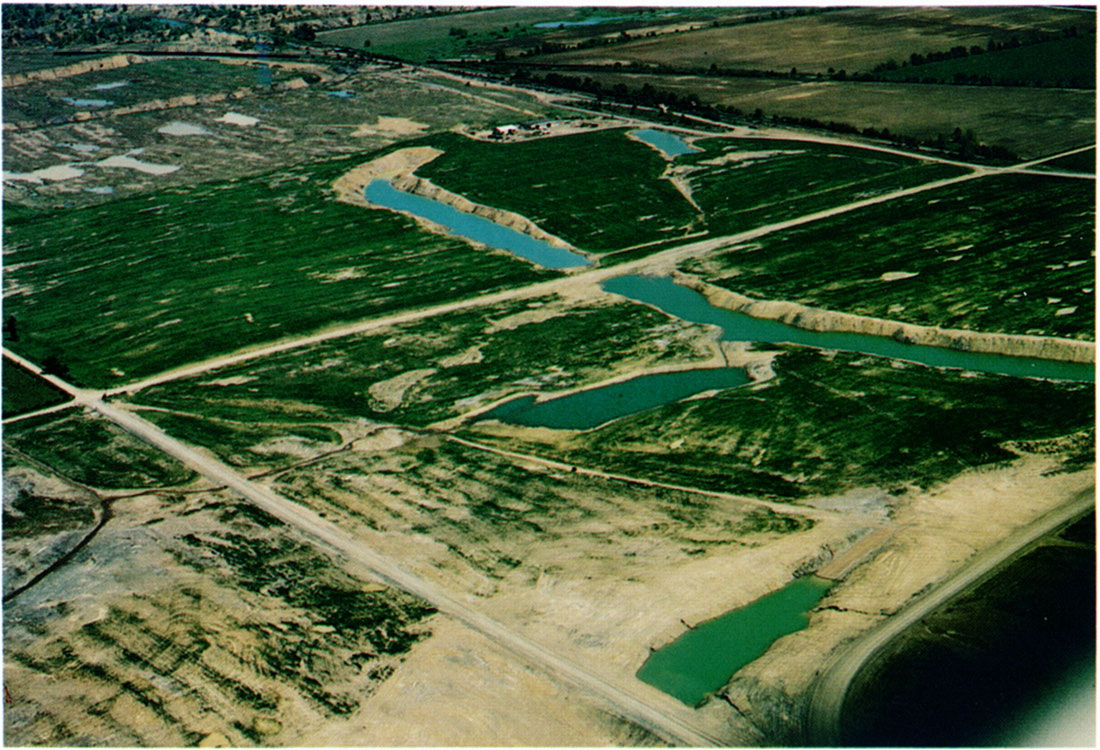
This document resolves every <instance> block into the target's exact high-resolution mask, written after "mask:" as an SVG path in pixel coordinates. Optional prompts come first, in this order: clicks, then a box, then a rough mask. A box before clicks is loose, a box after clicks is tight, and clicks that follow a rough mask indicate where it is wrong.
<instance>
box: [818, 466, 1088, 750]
mask: <svg viewBox="0 0 1100 750" xmlns="http://www.w3.org/2000/svg"><path fill="white" fill-rule="evenodd" d="M1095 491H1096V488H1095V487H1089V488H1088V489H1086V490H1083V491H1082V492H1080V493H1078V494H1077V495H1076V496H1074V497H1073V498H1072V499H1071V500H1069V501H1068V502H1066V503H1064V504H1062V505H1060V506H1059V507H1057V508H1055V509H1054V510H1052V511H1050V512H1049V513H1046V514H1045V515H1043V516H1040V517H1039V518H1038V519H1036V520H1035V521H1033V522H1032V523H1030V524H1028V525H1027V526H1024V527H1022V528H1020V529H1019V530H1017V531H1016V532H1014V533H1013V534H1012V535H1010V536H1008V537H1006V538H1005V539H1003V540H1002V541H1000V542H998V543H997V544H995V545H994V546H992V547H990V548H989V549H987V550H985V551H984V552H981V553H979V554H978V555H976V556H975V557H974V558H973V559H971V560H970V562H969V563H968V564H967V565H966V566H965V567H964V568H962V569H961V570H959V571H958V572H957V573H955V574H954V575H952V576H951V577H949V578H947V579H946V580H945V581H943V582H942V583H940V584H939V585H938V586H936V587H935V588H934V589H932V590H931V591H929V592H928V593H927V594H925V595H924V596H923V597H921V598H920V599H919V600H917V601H916V602H914V603H913V604H911V605H909V606H908V607H907V608H906V609H904V610H902V611H901V612H899V613H898V614H896V615H894V616H893V617H890V618H887V619H886V620H884V621H883V622H882V624H880V625H879V626H877V627H875V628H874V629H872V630H870V631H868V632H867V633H866V634H864V635H863V636H862V637H860V638H858V639H857V640H856V641H855V642H853V643H852V644H851V645H850V646H849V647H848V648H847V649H845V650H844V651H843V652H842V653H840V654H839V655H837V656H836V657H835V658H834V659H833V660H832V661H831V662H830V663H829V664H828V665H827V666H826V667H825V669H824V671H823V672H822V674H821V676H820V677H819V678H818V680H817V683H816V684H815V685H814V688H813V693H812V696H811V698H810V703H809V706H808V708H807V713H806V719H805V722H804V735H803V737H804V741H805V743H806V744H807V745H809V746H836V745H838V744H839V743H840V741H841V732H840V719H841V710H842V708H843V706H844V697H845V695H846V694H847V692H848V686H849V685H850V684H851V682H852V680H853V679H854V678H855V676H856V674H857V673H858V672H859V670H860V669H861V668H862V667H863V665H864V664H865V663H866V662H867V661H868V660H869V659H870V658H871V657H872V656H874V654H875V653H877V652H878V651H879V650H880V649H881V648H883V647H884V646H886V645H887V644H888V643H890V641H892V640H893V639H894V638H896V637H897V636H899V635H901V634H902V633H903V632H905V631H906V630H907V629H908V628H909V627H910V626H912V625H913V624H914V623H916V622H917V621H918V620H920V619H921V618H922V617H924V616H925V615H927V614H929V613H930V612H932V611H933V610H934V609H936V608H937V607H939V606H940V605H941V604H943V603H945V602H947V601H949V600H950V599H952V598H953V597H955V596H957V595H958V594H960V593H962V592H963V591H965V590H967V589H968V588H969V587H971V586H972V585H974V584H975V583H977V582H978V581H979V580H980V579H981V578H982V577H983V576H985V575H986V574H987V573H989V572H991V571H992V570H993V569H994V568H996V567H997V566H998V565H1000V564H1001V563H1003V562H1004V561H1006V560H1008V559H1009V558H1010V557H1012V556H1013V555H1014V554H1016V553H1017V552H1019V551H1020V550H1021V549H1023V548H1024V547H1026V546H1027V545H1029V544H1031V543H1032V542H1033V541H1035V540H1036V539H1038V538H1040V537H1042V536H1044V535H1046V534H1049V533H1050V532H1051V531H1053V530H1054V529H1056V528H1057V527H1058V526H1060V525H1062V524H1063V523H1066V522H1067V521H1069V520H1071V519H1072V518H1074V517H1075V516H1077V515H1080V514H1081V513H1084V512H1085V511H1086V510H1088V509H1089V508H1091V507H1092V506H1093V503H1094V502H1095Z"/></svg>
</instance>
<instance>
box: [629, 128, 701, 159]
mask: <svg viewBox="0 0 1100 750" xmlns="http://www.w3.org/2000/svg"><path fill="white" fill-rule="evenodd" d="M630 134H631V135H633V136H636V137H637V138H639V139H641V140H643V141H645V142H646V143H648V144H649V145H650V146H653V147H655V148H658V149H660V150H661V152H662V153H664V154H665V155H666V156H682V155H683V154H693V153H695V152H696V151H699V149H697V148H695V146H689V145H688V144H687V143H686V142H685V141H684V139H683V138H681V137H680V136H678V135H675V134H673V133H670V132H668V131H667V130H654V129H653V128H644V129H643V130H632V131H631V132H630Z"/></svg>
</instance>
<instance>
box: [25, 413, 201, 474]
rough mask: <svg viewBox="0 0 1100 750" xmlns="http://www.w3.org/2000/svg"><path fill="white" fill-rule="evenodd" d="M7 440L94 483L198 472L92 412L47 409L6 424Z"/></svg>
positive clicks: (66, 471) (59, 467)
mask: <svg viewBox="0 0 1100 750" xmlns="http://www.w3.org/2000/svg"><path fill="white" fill-rule="evenodd" d="M4 442H5V444H7V445H10V446H11V447H13V448H15V449H16V450H19V451H22V452H24V453H26V454H28V455H30V456H32V457H33V458H36V459H38V460H39V461H42V462H43V463H45V464H47V465H48V466H50V467H51V468H53V469H55V470H56V471H58V472H60V473H61V474H63V475H64V476H66V477H68V478H70V479H72V480H74V481H77V482H80V483H81V484H86V485H90V486H92V487H99V488H103V489H122V488H129V487H159V486H165V485H178V484H184V483H186V482H189V481H191V480H192V479H194V477H195V474H194V472H192V471H191V470H190V469H188V468H187V467H185V466H184V465H183V464H181V463H178V462H176V461H175V459H172V458H169V457H167V456H165V455H164V454H163V453H161V452H160V451H158V450H156V449H155V448H151V447H150V446H148V445H146V444H145V443H143V442H140V441H138V440H137V439H135V438H133V437H131V436H130V435H129V434H127V433H125V432H123V431H122V430H121V429H120V428H118V427H116V426H115V425H113V424H111V423H110V422H108V421H106V420H104V419H101V418H99V417H96V416H93V415H91V414H88V413H70V412H65V413H63V414H61V415H54V414H47V415H45V416H41V417H34V418H31V419H26V420H23V421H22V422H16V423H14V424H10V425H7V426H6V427H5V428H4Z"/></svg>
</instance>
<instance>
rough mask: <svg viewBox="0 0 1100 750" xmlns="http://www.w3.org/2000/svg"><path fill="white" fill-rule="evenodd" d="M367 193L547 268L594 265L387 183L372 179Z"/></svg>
mask: <svg viewBox="0 0 1100 750" xmlns="http://www.w3.org/2000/svg"><path fill="white" fill-rule="evenodd" d="M364 194H365V196H366V198H367V200H368V201H370V202H371V203H375V204H377V205H379V206H384V207H386V208H389V209H393V210H394V211H407V212H408V213H410V214H413V215H414V216H419V217H420V218H422V219H427V220H429V221H433V222H435V223H436V224H439V225H441V226H443V227H446V228H447V229H448V230H450V231H451V232H452V233H453V234H456V235H458V236H460V237H465V238H466V239H470V240H474V241H476V242H480V243H482V244H484V245H488V246H490V247H495V248H498V249H500V250H507V251H508V252H510V253H512V254H514V255H516V256H518V257H520V258H523V259H524V260H529V261H531V262H532V263H537V264H538V265H540V266H542V267H544V268H552V269H563V268H578V267H580V266H587V265H589V264H590V263H591V261H589V260H588V259H587V258H585V257H584V256H583V255H580V254H579V253H574V252H572V251H570V250H566V249H564V248H560V247H554V246H553V245H551V244H550V243H548V242H544V241H542V240H537V239H535V238H534V237H531V236H530V235H527V234H524V233H522V232H517V231H516V230H515V229H511V228H509V227H504V226H501V225H500V224H495V223H493V222H492V221H489V220H488V219H484V218H482V217H480V216H475V215H474V214H468V213H464V212H462V211H459V210H458V209H456V208H455V207H454V206H448V205H447V204H446V203H440V202H439V201H437V200H432V199H431V198H425V197H423V196H420V195H413V194H412V193H406V192H404V191H402V190H398V189H397V188H395V187H394V186H393V185H391V184H390V183H389V182H388V181H386V180H371V181H370V183H369V184H368V185H367V187H366V190H365V191H364Z"/></svg>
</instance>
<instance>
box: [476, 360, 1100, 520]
mask: <svg viewBox="0 0 1100 750" xmlns="http://www.w3.org/2000/svg"><path fill="white" fill-rule="evenodd" d="M775 369H776V371H777V373H778V377H777V378H776V379H775V380H773V381H770V382H769V383H768V384H767V385H766V386H763V387H757V388H754V389H745V388H734V389H731V390H726V391H722V392H721V393H719V394H718V395H716V396H712V397H710V398H706V399H696V400H692V401H684V402H680V403H675V404H669V405H668V406H664V407H661V408H657V409H653V410H650V411H648V412H645V413H643V414H639V415H636V416H634V417H626V418H623V419H620V420H618V421H616V422H613V423H611V424H610V425H607V426H605V427H602V428H600V429H598V430H593V431H591V432H584V433H577V434H573V435H568V434H566V435H564V436H563V437H561V438H556V439H555V438H538V437H536V434H535V433H525V432H521V433H518V436H517V437H514V438H513V437H502V436H501V435H500V434H499V432H498V430H496V429H494V428H492V427H488V426H486V427H477V426H475V427H473V428H470V432H471V433H472V434H473V435H475V436H476V439H477V440H479V441H483V442H488V441H494V442H496V443H498V444H499V445H500V446H501V447H506V448H509V449H512V450H517V451H520V452H523V453H532V454H535V455H547V454H548V453H550V452H552V454H553V457H554V458H555V459H556V460H559V461H565V462H569V463H575V464H577V465H579V466H583V467H586V468H591V469H601V470H605V471H609V472H614V473H620V474H625V475H628V476H639V477H646V478H648V479H652V480H655V481H661V482H667V483H671V484H680V485H687V486H695V487H700V488H705V489H711V490H718V491H725V492H731V493H735V494H744V495H752V496H758V497H770V498H775V499H778V500H795V499H798V498H800V497H805V496H808V495H813V494H818V493H838V492H843V491H845V490H847V489H850V488H854V487H866V486H872V485H874V486H880V487H887V488H890V487H893V488H895V489H896V490H897V491H904V490H903V489H901V488H903V487H904V486H905V485H906V484H917V485H921V486H928V485H930V484H932V483H934V482H939V481H944V480H947V479H949V478H951V477H952V476H954V475H956V474H958V473H959V472H960V471H963V470H965V469H967V468H969V467H974V466H983V465H989V464H994V463H997V462H999V461H1005V460H1008V459H1011V458H1013V457H1014V456H1015V454H1013V453H1011V452H1009V451H1008V450H1006V449H1004V448H1003V447H1001V444H1002V443H1003V442H1005V441H1008V440H1029V439H1039V438H1049V437H1056V436H1060V435H1065V434H1069V433H1072V432H1076V431H1079V430H1084V429H1087V428H1088V427H1089V426H1091V425H1092V423H1093V413H1094V403H1093V402H1094V388H1093V385H1092V384H1064V383H1051V382H1043V381H1032V380H1021V379H1017V378H1008V377H1002V376H981V375H974V374H972V373H956V372H951V371H946V370H936V369H933V368H929V367H923V366H920V365H909V364H902V363H900V362H896V361H892V360H885V359H879V358H876V357H870V356H864V355H857V354H846V353H835V354H822V353H817V352H813V351H809V350H805V349H798V348H793V347H792V348H788V349H787V350H786V351H785V353H784V354H782V355H781V356H780V357H779V358H778V359H777V360H776V362H775ZM672 446H676V447H675V448H673V447H672Z"/></svg>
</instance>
